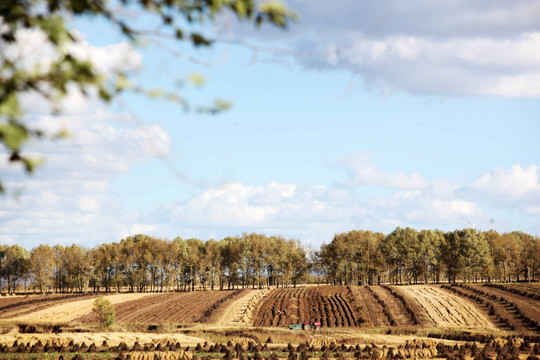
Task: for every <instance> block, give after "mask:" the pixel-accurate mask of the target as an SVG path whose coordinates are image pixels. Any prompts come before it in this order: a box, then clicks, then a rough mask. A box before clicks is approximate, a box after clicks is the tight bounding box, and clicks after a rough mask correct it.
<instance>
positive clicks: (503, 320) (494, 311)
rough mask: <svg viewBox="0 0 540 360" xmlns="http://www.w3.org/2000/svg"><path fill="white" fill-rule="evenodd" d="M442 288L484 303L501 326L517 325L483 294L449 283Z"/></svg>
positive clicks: (511, 327)
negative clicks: (479, 294) (482, 295)
mask: <svg viewBox="0 0 540 360" xmlns="http://www.w3.org/2000/svg"><path fill="white" fill-rule="evenodd" d="M441 288H443V289H446V290H449V291H451V292H453V293H455V294H457V295H459V296H461V297H466V298H469V299H471V300H473V301H475V302H477V303H479V304H481V305H483V306H484V307H485V308H486V309H487V310H488V315H489V316H491V317H494V318H495V319H496V321H497V323H498V324H499V326H500V327H503V328H507V329H510V330H515V326H514V325H512V324H511V323H510V320H509V319H508V318H506V317H504V316H503V315H502V314H501V313H500V311H499V310H498V309H496V308H495V306H494V305H493V303H491V302H490V301H489V300H486V299H484V298H483V297H481V296H478V295H475V294H471V293H469V292H465V291H462V290H460V289H458V288H457V286H456V285H454V286H448V285H442V286H441Z"/></svg>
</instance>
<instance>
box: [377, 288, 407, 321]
mask: <svg viewBox="0 0 540 360" xmlns="http://www.w3.org/2000/svg"><path fill="white" fill-rule="evenodd" d="M371 289H372V290H373V292H374V293H375V294H377V295H379V297H380V298H381V299H382V300H383V302H384V303H385V304H386V306H387V307H388V312H389V313H390V315H391V316H392V318H394V320H395V322H396V326H403V325H405V326H408V325H413V323H412V321H411V319H410V317H409V315H408V314H407V310H406V309H405V307H404V306H403V304H402V303H401V301H400V300H399V299H398V298H396V297H395V296H393V295H392V294H391V293H390V292H389V291H388V290H386V289H385V288H383V287H381V286H371Z"/></svg>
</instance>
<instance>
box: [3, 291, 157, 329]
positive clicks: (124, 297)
mask: <svg viewBox="0 0 540 360" xmlns="http://www.w3.org/2000/svg"><path fill="white" fill-rule="evenodd" d="M156 296H157V295H156V294H152V293H136V294H132V293H129V294H115V295H107V296H105V298H107V299H109V301H110V302H111V304H119V303H123V302H126V301H130V300H135V299H141V298H145V297H156ZM96 297H97V296H92V297H91V298H90V299H85V300H78V299H77V300H73V299H71V300H65V301H61V304H58V302H55V303H54V304H53V306H50V305H49V306H48V307H46V308H45V309H42V308H41V307H37V308H36V310H37V311H32V309H26V310H25V314H24V315H20V316H16V317H13V318H12V319H11V320H13V321H17V322H22V323H65V322H69V321H72V320H74V319H76V318H79V317H81V316H84V315H86V314H89V313H91V312H92V308H93V306H94V301H95V298H96Z"/></svg>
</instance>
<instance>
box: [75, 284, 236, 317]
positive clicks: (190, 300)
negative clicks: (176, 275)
mask: <svg viewBox="0 0 540 360" xmlns="http://www.w3.org/2000/svg"><path fill="white" fill-rule="evenodd" d="M231 293H232V292H231V291H194V292H183V293H166V294H159V295H154V296H151V297H146V298H142V299H137V300H132V301H127V302H123V303H120V304H117V305H115V307H114V308H115V311H116V320H117V321H118V322H124V323H135V322H138V323H193V322H196V321H198V320H199V319H201V317H203V316H204V315H205V312H206V311H207V310H208V309H210V308H211V307H212V305H214V304H215V303H217V302H218V301H220V300H222V299H224V298H226V297H227V296H229V295H230V294H231ZM77 321H80V322H82V323H96V322H98V318H97V315H96V314H94V313H91V314H87V315H85V316H82V317H80V318H78V319H77Z"/></svg>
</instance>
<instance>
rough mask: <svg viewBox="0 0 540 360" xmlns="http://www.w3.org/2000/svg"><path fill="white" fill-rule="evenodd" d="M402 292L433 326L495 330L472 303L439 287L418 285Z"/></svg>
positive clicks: (403, 289) (408, 287) (407, 287)
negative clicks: (416, 304) (419, 307)
mask: <svg viewBox="0 0 540 360" xmlns="http://www.w3.org/2000/svg"><path fill="white" fill-rule="evenodd" d="M400 290H401V291H402V292H403V293H405V294H407V295H408V296H409V298H411V299H413V300H414V301H416V302H417V303H418V304H419V305H420V306H421V307H422V309H423V310H424V312H425V313H426V314H427V315H428V318H429V320H430V321H431V323H432V325H435V326H441V327H473V328H489V329H493V328H494V326H493V324H492V323H491V321H489V319H488V318H487V317H486V316H485V315H484V314H482V313H481V312H480V311H478V309H477V308H476V307H475V306H474V305H473V304H472V303H470V302H469V301H466V300H464V299H462V298H460V297H458V296H456V295H454V294H451V293H449V292H446V291H444V290H442V289H440V288H438V287H434V286H422V285H417V286H406V287H401V288H400Z"/></svg>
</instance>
